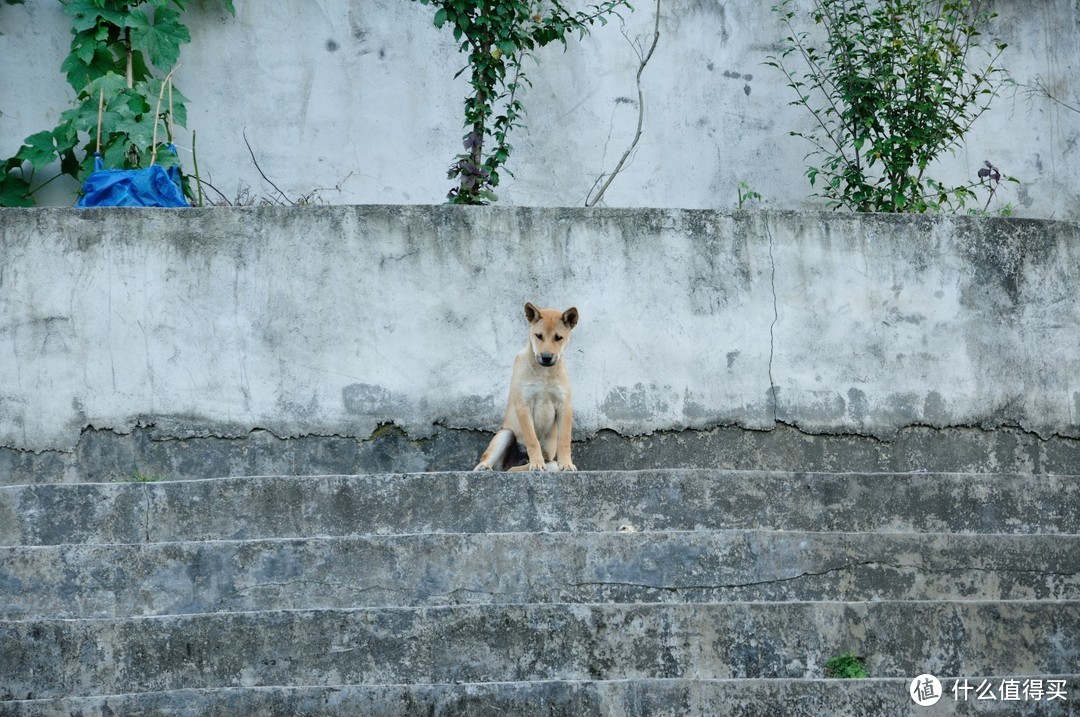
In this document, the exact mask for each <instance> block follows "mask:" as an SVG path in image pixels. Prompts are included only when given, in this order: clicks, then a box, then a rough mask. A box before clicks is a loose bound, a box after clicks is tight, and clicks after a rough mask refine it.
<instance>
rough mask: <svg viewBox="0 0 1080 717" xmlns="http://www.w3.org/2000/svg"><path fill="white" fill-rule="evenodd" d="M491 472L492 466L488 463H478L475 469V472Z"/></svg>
mask: <svg viewBox="0 0 1080 717" xmlns="http://www.w3.org/2000/svg"><path fill="white" fill-rule="evenodd" d="M489 470H491V466H489V465H488V464H486V463H477V464H476V468H473V471H489Z"/></svg>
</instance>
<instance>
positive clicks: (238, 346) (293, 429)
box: [0, 206, 1080, 481]
mask: <svg viewBox="0 0 1080 717" xmlns="http://www.w3.org/2000/svg"><path fill="white" fill-rule="evenodd" d="M1078 233H1080V227H1078V226H1077V225H1075V224H1072V223H1067V222H1048V221H1033V220H1001V219H980V218H949V217H940V216H939V217H933V218H929V217H924V218H912V217H902V216H862V215H843V214H832V213H829V214H816V213H811V214H802V213H791V212H755V213H746V212H735V213H730V212H712V211H687V210H618V211H616V210H606V209H601V210H572V209H542V208H533V209H526V208H473V209H468V208H454V207H445V206H436V207H431V206H408V207H407V206H338V207H303V208H293V209H284V208H273V207H259V208H245V209H215V210H81V211H80V210H73V209H38V210H2V211H0V446H2V449H0V453H2V454H3V455H0V471H6V472H7V473H8V474H9V478H8V480H9V481H15V480H33V479H35V478H36V474H45V473H48V472H50V471H52V472H54V473H57V474H58V475H60V476H61V477H65V479H73V476H72V474H70V470H69V468H70V463H71V461H72V460H74V461H76V462H77V461H80V460H89V458H90V457H92V456H91V454H94V453H96V452H101V453H108V452H110V451H112V452H114V453H115V451H116V448H115V446H113V445H112V444H109V442H108V441H107V440H104V439H103V438H102V434H103V433H104V435H106V436H127V437H129V438H131V440H133V441H134V442H135V443H138V442H139V441H140V440H142V439H141V438H140V436H143V435H144V434H146V435H145V439H146V441H149V442H153V443H155V444H156V445H158V446H162V445H165V446H169V448H168V449H167V450H169V451H173V453H172V454H170V455H172V456H173V457H172V458H170V459H169V461H168V462H169V463H170V466H168V467H166V469H168V470H178V471H180V473H181V474H183V475H188V474H191V475H199V474H200V472H201V474H203V475H205V474H206V473H207V472H214V471H217V472H222V473H227V472H238V473H245V472H246V473H250V472H260V471H261V470H274V471H280V470H290V469H289V468H287V467H284V468H283V467H282V466H281V465H280V464H275V466H273V467H270V466H265V465H263V464H260V463H259V462H258V461H257V460H255V459H252V458H250V456H248V457H247V458H244V460H246V461H247V462H246V463H244V460H240V459H237V458H236V457H235V455H234V457H233V458H231V459H228V460H236V461H239V462H238V463H236V464H235V465H229V466H222V465H220V464H221V463H222V462H223V461H224V462H228V461H225V459H223V458H222V457H221V456H220V455H218V457H217V458H213V457H212V456H210V457H206V458H204V459H199V460H196V459H194V457H193V455H194V454H187V456H186V458H185V454H184V446H185V445H187V444H184V443H182V442H176V441H175V439H192V440H195V441H196V442H197V441H204V442H213V441H226V442H228V441H231V440H234V439H243V440H244V441H246V443H245V444H244V445H245V446H246V447H245V448H244V449H243V450H244V451H248V450H253V449H252V448H251V447H252V446H260V445H263V446H265V445H266V444H267V442H269V443H273V444H275V445H277V444H278V442H284V441H285V440H286V439H290V438H292V439H295V440H296V441H300V442H301V443H296V444H293V446H292V448H290V449H288V450H293V451H297V452H301V453H304V454H305V455H308V456H309V458H310V460H305V459H304V458H303V457H296V456H294V457H293V458H292V459H291V460H293V463H292V464H291V465H292V466H293V469H295V470H303V471H310V470H313V469H314V470H317V469H318V467H319V466H320V465H324V464H322V463H320V461H328V462H327V463H325V465H324V467H325V468H328V469H332V470H333V471H334V472H337V471H344V470H350V469H351V468H353V469H354V468H356V467H357V466H356V465H353V464H350V463H349V461H350V460H355V461H358V462H359V463H363V461H360V459H359V458H357V457H356V455H355V453H356V451H357V448H356V447H355V446H354V447H352V448H350V449H349V450H351V451H353V454H350V455H346V456H344V457H340V458H335V459H330V458H326V456H325V455H324V454H325V453H326V452H327V451H328V450H331V449H328V448H326V447H325V446H317V447H310V446H309V447H307V448H304V449H303V450H301V449H300V448H299V447H298V446H299V445H302V442H303V441H305V440H310V439H313V438H315V437H323V438H325V437H332V438H335V439H338V443H336V444H335V445H336V446H337V447H336V448H333V449H332V450H338V451H340V450H342V449H341V443H340V441H341V440H344V441H357V440H359V441H370V440H374V439H380V440H382V441H383V443H382V444H380V445H382V449H381V450H383V451H390V455H389V456H387V455H383V456H382V457H380V458H379V459H378V461H376V463H377V464H378V467H380V468H384V469H389V470H399V469H420V470H423V469H430V468H466V467H471V461H472V460H473V456H474V455H476V451H477V450H478V447H479V445H480V444H482V442H483V440H484V437H485V436H486V435H487V433H488V432H490V431H492V430H494V429H495V428H496V427H497V426H498V424H499V421H500V420H501V414H502V410H503V406H504V402H505V393H506V388H507V384H508V380H509V369H510V363H511V360H512V357H513V355H514V353H515V352H516V351H517V350H518V349H519V348H520V346H521V345H522V344H523V342H524V340H525V330H526V329H525V321H524V318H523V312H522V305H523V303H524V302H525V301H527V300H531V301H534V302H536V303H538V304H541V305H545V306H554V307H560V308H565V307H568V306H570V305H576V306H577V307H578V308H579V309H580V311H581V323H580V325H579V327H578V329H577V330H576V331H575V333H574V336H573V340H572V342H571V344H570V347H569V349H568V352H569V354H568V357H567V358H568V361H569V368H570V372H571V375H572V377H573V380H574V391H575V410H576V424H575V433H576V438H577V439H578V440H579V441H582V442H586V443H588V444H590V445H598V444H601V443H604V442H609V443H610V442H611V439H612V438H614V437H615V436H639V437H640V438H639V439H637V440H639V441H641V442H643V443H639V447H638V449H633V450H628V449H626V448H625V446H623V447H622V448H620V447H617V446H616V447H614V448H612V449H611V452H614V453H616V454H622V455H623V458H622V459H621V460H622V461H623V462H626V461H628V460H630V459H628V458H626V455H629V454H631V453H633V454H635V455H637V456H638V457H639V459H640V461H641V463H640V464H639V465H656V464H658V463H662V461H661V459H659V458H658V457H657V456H658V455H659V454H660V453H662V451H663V449H664V447H663V446H658V445H657V441H659V442H661V443H663V442H668V443H670V444H677V443H679V442H680V441H684V440H685V439H686V438H687V437H688V436H689V437H691V438H692V439H693V440H692V441H691V445H689V447H687V448H686V449H685V450H683V451H682V452H681V454H680V457H679V458H677V459H676V458H672V459H671V461H672V462H677V463H680V464H700V465H724V464H726V463H733V464H740V465H741V464H742V463H741V461H742V460H743V459H739V460H736V459H733V458H731V456H730V451H732V450H734V449H732V448H731V445H732V444H733V443H735V444H743V445H744V446H748V445H750V444H753V445H754V450H755V451H757V455H758V456H765V457H763V458H760V462H759V464H758V465H756V466H753V465H751V466H749V467H781V466H779V465H776V459H775V458H772V457H768V454H769V451H770V444H769V443H768V441H766V442H765V443H761V441H762V439H763V438H762V437H773V443H772V444H771V445H772V447H773V449H779V448H780V447H781V446H782V451H785V452H786V454H787V455H789V456H792V457H794V458H793V460H795V459H797V458H798V456H800V455H802V456H804V459H805V458H806V457H808V455H809V454H807V453H806V451H807V447H806V446H807V445H808V444H809V443H812V442H813V441H815V440H818V441H828V440H833V441H840V442H844V441H847V442H849V443H848V444H847V445H848V448H842V445H841V448H842V450H841V453H840V454H839V457H836V456H834V457H833V458H831V459H830V460H829V461H826V462H825V463H824V464H823V462H822V461H821V460H816V461H815V460H810V461H807V462H808V463H809V465H807V463H804V464H803V465H802V466H801V467H802V468H807V467H811V466H816V467H827V468H830V469H843V468H845V466H846V465H847V464H846V463H845V459H844V458H843V455H844V452H845V451H846V454H847V455H848V457H849V458H850V459H851V461H855V462H859V461H860V460H861V459H859V458H858V456H859V455H860V451H863V452H864V453H865V452H866V450H867V449H866V445H867V444H868V443H869V445H871V446H873V448H872V449H871V450H870V452H872V453H873V452H876V453H877V454H879V455H880V453H881V451H882V450H891V449H883V448H881V447H882V446H894V445H901V444H905V441H906V442H909V443H910V442H911V441H913V440H914V441H917V440H922V438H918V437H919V436H923V437H925V436H926V435H927V434H930V435H932V436H945V435H949V436H952V437H953V438H957V439H958V440H960V441H961V442H962V443H963V444H964V445H965V446H966V448H964V449H963V450H965V451H968V452H969V453H970V452H973V453H976V454H979V453H982V454H983V456H982V457H981V458H978V457H976V458H972V459H971V461H970V462H965V461H968V458H967V457H965V458H963V459H956V460H957V463H955V464H950V465H948V466H946V467H947V468H950V469H965V468H967V469H979V470H995V469H1004V470H1013V469H1024V470H1034V471H1050V472H1076V473H1080V450H1078V446H1080V441H1077V440H1076V439H1078V438H1080V378H1078V377H1080V352H1078V351H1077V345H1078V338H1080V328H1078V327H1080V298H1078V297H1077V294H1076V291H1075V287H1076V286H1077V284H1078V283H1080V245H1078V243H1077V235H1078ZM386 424H393V430H392V431H389V433H388V432H387V431H388V429H387V426H386ZM147 432H149V433H148V434H147ZM447 432H455V433H456V434H459V435H466V436H468V439H467V440H466V441H465V443H464V444H462V443H460V441H459V442H458V443H457V444H456V447H455V448H454V449H453V450H451V449H449V448H445V447H444V448H438V447H437V443H438V441H439V440H441V438H440V437H443V436H445V435H446V433H447ZM718 434H723V435H724V436H726V438H724V439H723V440H721V441H720V442H721V443H724V444H725V445H726V446H727V447H726V448H720V447H719V445H718V444H717V443H713V442H710V441H714V440H719V439H717V438H716V436H717V435H718ZM661 437H666V438H664V440H661ZM399 438H400V441H398V439H399ZM668 439H670V441H668ZM387 440H390V443H389V444H387V443H385V441H387ZM395 441H397V442H398V443H400V451H399V450H398V449H397V448H395ZM415 441H434V442H435V443H434V444H431V445H435V446H436V447H435V448H430V447H429V449H425V450H428V456H427V458H425V459H423V460H421V459H415V457H414V458H412V459H409V461H406V460H405V459H404V458H401V456H404V455H405V454H406V453H408V452H409V451H410V450H413V449H414V448H415V445H414V444H410V442H415ZM615 443H616V444H617V441H616V442H615ZM1005 443H1008V445H1009V446H1010V447H1009V448H1008V451H1009V453H1010V455H1013V456H1014V458H1013V459H1009V461H1002V462H1000V463H996V462H995V460H996V459H992V458H990V457H989V456H990V454H992V453H994V452H995V451H999V450H1000V448H1001V446H1002V445H1004V444H1005ZM204 445H209V443H206V444H204ZM410 445H412V447H411V448H410V447H409V446H410ZM100 446H106V447H104V448H99V447H100ZM110 446H111V447H110ZM641 446H645V448H641ZM369 448H370V446H369ZM667 448H668V449H670V448H671V445H669V446H668V447H667ZM1051 449H1052V450H1053V451H1056V453H1055V454H1054V455H1056V456H1057V457H1056V458H1054V460H1052V461H1050V460H1047V461H1046V462H1045V463H1040V462H1039V461H1038V460H1035V459H1032V458H1031V456H1032V455H1034V454H1036V453H1040V452H1041V453H1043V454H1045V453H1046V451H1047V450H1051ZM123 450H126V451H129V452H131V451H134V450H135V449H132V448H131V447H130V445H129V446H128V448H125V449H123ZM162 450H166V449H162ZM597 450H599V449H597ZM748 450H749V449H746V450H745V451H744V454H745V455H749V453H747V452H746V451H748ZM948 450H949V451H954V452H955V451H956V450H959V449H956V448H955V447H954V448H950V449H948ZM725 451H727V453H725ZM905 452H906V453H907V455H906V456H901V457H899V458H898V459H896V460H894V459H889V461H891V462H886V463H884V464H882V463H874V462H873V461H870V462H861V463H860V466H861V467H863V468H866V467H867V466H870V467H874V466H880V467H890V468H894V469H895V468H900V469H905V470H909V469H918V468H920V467H927V466H926V465H925V464H923V465H920V464H919V463H917V462H914V461H916V460H918V459H914V458H911V456H914V455H917V454H918V453H919V451H918V450H916V449H914V448H913V449H911V450H910V451H907V450H906V449H905ZM398 454H400V456H399V455H398ZM436 454H441V455H442V456H443V458H439V457H438V455H436ZM1020 454H1023V456H1027V457H1020V458H1016V457H1015V456H1017V455H1020ZM57 455H60V456H67V457H66V458H64V459H63V460H64V461H67V463H66V464H65V465H68V466H69V467H68V468H57V467H56V466H52V464H50V463H49V462H48V460H46V459H45V458H42V456H46V457H47V456H57ZM132 455H135V454H134V453H132ZM245 455H246V454H245ZM447 455H453V465H447V464H446V460H447V459H446V458H445V456H447ZM600 455H601V453H599V452H598V453H597V454H596V456H597V457H596V458H595V459H594V460H595V462H597V463H599V462H604V463H605V465H592V466H589V465H584V466H582V465H581V461H580V460H579V461H578V463H579V466H581V467H586V468H588V467H592V468H599V467H613V466H612V465H611V464H610V463H608V461H607V460H606V459H604V458H601V457H600ZM125 460H126V459H125ZM185 460H186V461H188V462H189V463H190V462H194V465H191V466H188V467H187V468H185V469H184V470H182V471H181V470H180V469H179V468H178V467H177V466H179V465H180V464H182V463H183V462H184V461H185ZM335 460H336V461H338V462H336V463H335V462H334V461H335ZM745 460H746V461H749V462H750V463H752V462H753V459H751V458H746V459H745ZM1033 460H1035V462H1034V463H1033V462H1032V461H1033ZM215 461H217V463H218V465H213V464H214V462H215ZM252 461H254V462H252ZM379 461H381V462H379ZM410 461H411V462H410ZM909 461H912V462H909ZM121 462H123V461H121ZM130 462H132V463H135V462H138V461H137V459H136V458H131V461H130ZM632 465H633V464H632V463H631V467H632ZM50 466H52V467H50ZM350 466H351V468H350ZM795 467H799V466H793V468H795ZM938 467H939V468H940V467H941V466H938ZM65 471H67V472H65ZM75 477H76V478H77V476H75Z"/></svg>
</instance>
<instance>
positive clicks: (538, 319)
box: [474, 303, 578, 471]
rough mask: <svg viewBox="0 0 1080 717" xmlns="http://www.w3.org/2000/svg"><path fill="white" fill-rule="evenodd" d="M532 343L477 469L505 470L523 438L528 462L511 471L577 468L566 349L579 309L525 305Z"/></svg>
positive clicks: (518, 361)
mask: <svg viewBox="0 0 1080 717" xmlns="http://www.w3.org/2000/svg"><path fill="white" fill-rule="evenodd" d="M525 318H526V320H528V322H529V342H528V343H527V344H525V348H523V349H521V351H519V352H518V354H517V356H515V357H514V370H513V373H512V374H511V375H510V397H509V399H507V402H506V416H505V417H504V418H503V424H502V428H501V429H499V432H498V433H496V434H495V437H494V438H492V439H491V443H489V444H488V447H487V450H486V451H484V455H483V456H481V457H480V463H479V464H477V466H476V468H474V470H478V471H489V470H493V469H495V468H498V469H502V468H503V467H504V466H505V463H506V459H507V457H508V455H509V454H510V452H511V449H512V448H513V447H514V444H515V443H516V442H517V441H521V442H522V443H523V444H525V450H526V451H527V452H528V454H529V464H528V465H527V466H515V467H513V468H511V469H510V470H512V471H514V470H519V471H524V470H530V471H542V470H549V471H553V470H561V471H576V470H577V466H575V465H574V461H573V460H572V459H571V458H570V431H571V428H573V425H574V412H573V408H572V407H571V405H570V376H569V374H567V373H566V365H565V362H564V361H562V354H563V351H564V350H565V349H566V345H567V344H568V343H570V332H571V330H572V329H573V328H574V327H575V326H577V322H578V311H577V309H575V308H569V309H567V310H566V311H561V312H560V311H558V310H557V309H538V308H536V307H535V306H533V305H532V304H528V303H527V304H525Z"/></svg>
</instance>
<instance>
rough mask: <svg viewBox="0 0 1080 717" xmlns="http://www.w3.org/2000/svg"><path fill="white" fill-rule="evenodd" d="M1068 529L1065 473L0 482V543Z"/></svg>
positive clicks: (1079, 527)
mask: <svg viewBox="0 0 1080 717" xmlns="http://www.w3.org/2000/svg"><path fill="white" fill-rule="evenodd" d="M623 525H630V526H632V527H634V528H636V529H638V530H643V531H662V530H738V529H754V530H756V529H767V530H792V531H808V532H828V531H840V532H875V531H885V532H903V531H913V532H942V533H944V532H950V533H969V532H971V533H1015V534H1027V533H1048V534H1053V533H1069V534H1077V533H1080V479H1078V478H1077V477H1075V476H1045V475H1039V476H1032V475H963V474H799V473H767V472H721V471H710V470H669V471H638V472H607V473H605V472H600V473H587V472H581V473H536V474H504V473H488V474H484V473H471V472H469V473H433V474H412V475H364V476H327V477H256V478H227V479H216V480H203V481H175V482H161V483H108V484H50V485H24V486H7V487H0V545H55V544H64V543H86V544H89V543H140V542H176V541H187V540H237V539H255V538H304V537H311V536H350V535H368V534H407V533H504V532H511V533H522V532H533V533H540V532H576V531H588V532H609V531H614V530H618V529H619V528H620V526H623Z"/></svg>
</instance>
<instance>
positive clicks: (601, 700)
mask: <svg viewBox="0 0 1080 717" xmlns="http://www.w3.org/2000/svg"><path fill="white" fill-rule="evenodd" d="M1038 680H1041V682H1038V683H1037V687H1036V685H1033V684H1031V678H1027V677H1024V676H1012V677H975V676H965V677H963V678H959V679H958V678H955V677H941V682H942V689H943V692H944V695H943V696H942V697H941V699H940V701H939V702H938V703H937V704H936V705H934V706H933V707H920V706H918V705H916V704H915V703H914V702H913V701H912V700H911V699H910V698H909V696H908V688H909V686H910V680H908V679H900V678H870V679H858V680H835V679H834V680H826V679H806V680H786V679H777V680H761V679H748V680H705V679H702V680H687V679H662V680H612V681H599V680H588V681H567V680H560V681H529V682H499V683H479V684H475V683H473V684H438V685H431V684H415V685H374V686H369V685H332V686H326V687H288V686H286V687H278V686H269V687H225V688H218V689H210V690H200V689H181V690H174V691H166V692H144V693H138V694H124V695H110V696H105V697H97V696H92V697H67V698H58V699H55V700H47V699H46V700H41V699H39V700H29V701H9V702H4V703H0V714H3V715H8V716H9V717H69V716H70V715H85V716H87V717H89V716H90V715H124V717H143V716H147V717H149V716H150V715H155V716H160V715H170V717H238V716H239V715H253V716H254V715H258V716H259V717H295V716H296V715H305V716H307V717H340V716H341V715H350V716H352V715H363V717H428V716H429V715H439V716H440V717H459V716H460V717H506V716H507V715H523V716H524V715H528V716H529V717H533V716H536V715H545V716H547V717H616V716H617V717H762V716H764V715H782V716H783V717H822V716H828V717H856V716H858V717H927V715H933V717H956V716H961V715H975V714H977V715H982V716H987V717H1037V716H1043V715H1057V716H1064V717H1068V716H1070V715H1076V714H1080V711H1078V710H1077V708H1076V706H1075V704H1074V703H1073V702H1071V701H1069V700H1068V699H1066V700H1065V701H1064V702H1063V701H1062V700H1061V699H1059V698H1052V699H1051V698H1048V697H1047V696H1046V689H1045V688H1046V685H1047V684H1048V683H1050V682H1051V681H1053V683H1054V684H1053V687H1054V689H1055V690H1057V689H1058V688H1059V687H1063V689H1064V690H1065V692H1066V694H1068V695H1076V694H1080V675H1076V674H1071V675H1056V676H1044V677H1040V678H1038ZM984 682H985V683H987V684H988V685H989V689H990V691H991V692H990V693H992V694H996V695H997V696H998V697H1000V696H1002V695H1004V696H1006V697H1009V698H1010V699H1007V700H1002V699H995V700H993V701H991V700H987V699H983V700H978V699H977V696H978V694H977V693H976V692H965V691H964V689H963V688H964V686H974V687H975V688H976V689H978V688H979V687H981V686H982V684H983V683H984ZM1062 682H1063V683H1064V685H1063V686H1061V685H1060V683H1062ZM1014 684H1015V685H1016V687H1017V689H1019V690H1020V692H1019V695H1020V698H1019V699H1012V697H1013V693H1012V689H1013V685H1014ZM954 686H955V687H956V688H958V689H957V690H956V691H955V693H954V690H953V688H954ZM1025 687H1026V688H1027V690H1025V689H1024V688H1025ZM1033 687H1036V688H1037V689H1038V688H1041V689H1042V692H1041V693H1039V692H1035V693H1033V692H1032V688H1033ZM982 694H983V695H984V697H985V696H986V695H987V692H985V690H984V692H983V693H982ZM1033 694H1040V695H1041V696H1040V697H1039V699H1034V698H1033V697H1032V695H1033Z"/></svg>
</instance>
